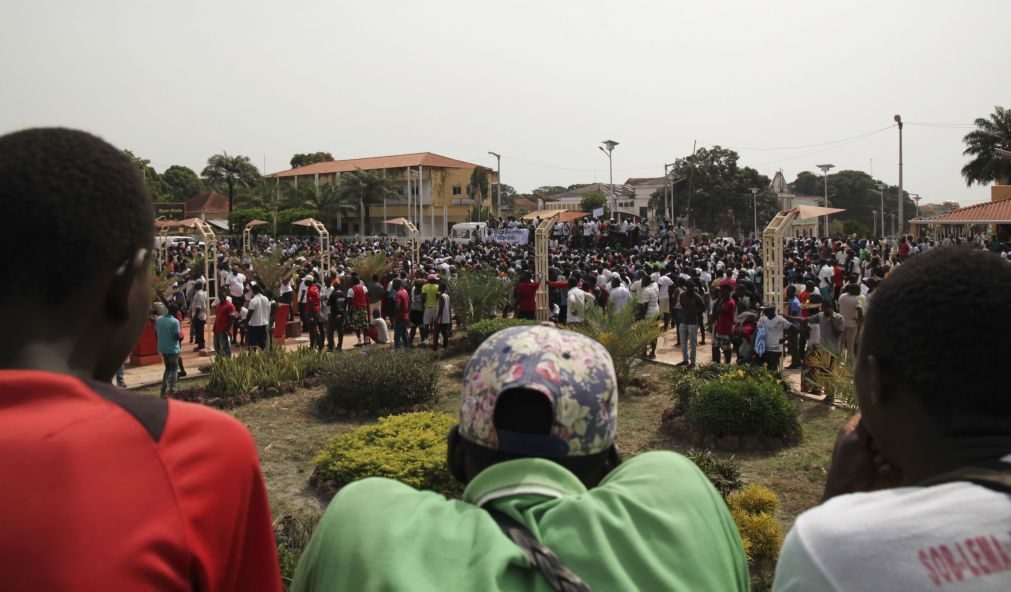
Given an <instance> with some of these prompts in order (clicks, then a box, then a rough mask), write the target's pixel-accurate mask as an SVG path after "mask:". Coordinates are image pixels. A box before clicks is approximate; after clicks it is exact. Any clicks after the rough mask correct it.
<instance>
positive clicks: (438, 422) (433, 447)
mask: <svg viewBox="0 0 1011 592" xmlns="http://www.w3.org/2000/svg"><path fill="white" fill-rule="evenodd" d="M456 423H457V419H456V418H455V417H453V416H452V415H448V414H446V413H435V412H431V411H425V412H420V413H405V414H403V415H391V416H388V417H383V418H380V419H379V423H377V424H372V425H366V426H362V427H360V428H358V429H356V430H354V431H353V432H349V433H346V434H341V435H339V436H336V437H334V438H333V439H331V440H330V441H329V442H328V443H327V445H326V447H325V448H323V450H322V451H321V452H320V453H319V454H318V455H317V456H316V458H315V463H316V476H315V478H318V479H322V480H323V481H333V482H335V483H334V485H335V486H336V488H337V489H339V488H340V487H343V486H344V485H347V484H348V483H351V482H352V481H357V480H358V479H364V478H366V477H387V478H390V479H396V480H397V481H400V482H401V483H406V484H407V485H410V486H411V487H415V488H418V489H429V490H432V491H439V492H442V493H447V494H451V495H458V494H459V493H460V492H461V491H462V489H463V488H462V486H461V485H460V484H459V483H457V482H456V481H455V480H454V479H453V477H452V475H450V473H449V469H448V467H447V466H446V436H447V434H449V430H450V428H452V427H453V426H454V425H456Z"/></svg>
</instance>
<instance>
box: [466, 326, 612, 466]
mask: <svg viewBox="0 0 1011 592" xmlns="http://www.w3.org/2000/svg"><path fill="white" fill-rule="evenodd" d="M516 388H523V389H529V390H533V391H537V392H541V393H543V394H544V396H545V397H547V398H548V399H549V400H550V401H551V406H552V408H553V409H554V413H555V417H554V421H553V423H552V427H551V433H550V434H549V435H547V436H545V435H533V434H519V433H516V432H510V431H506V430H498V429H496V428H495V425H494V415H495V404H496V402H497V401H498V397H499V395H501V394H502V393H503V392H505V391H507V390H510V389H516ZM459 429H460V435H461V436H463V438H465V439H466V440H468V441H470V442H473V443H474V444H479V445H481V446H484V447H486V448H491V449H493V450H504V451H507V452H512V453H515V454H523V455H526V456H539V457H548V458H563V457H567V456H586V455H589V454H596V453H598V452H602V451H604V450H607V449H608V448H609V447H610V446H611V444H613V443H614V438H615V435H616V434H617V431H618V382H617V379H616V378H615V375H614V364H613V362H612V361H611V355H610V354H609V353H607V350H606V349H604V347H603V346H602V345H600V344H599V343H597V342H596V341H594V340H592V339H590V338H588V337H585V336H583V335H580V334H578V333H573V332H572V331H563V330H561V329H556V328H555V327H553V326H550V325H547V324H545V325H534V326H524V327H511V328H509V329H505V330H502V331H499V332H498V333H495V334H494V335H492V336H491V337H489V338H488V339H487V340H485V342H484V343H482V344H481V346H480V347H479V348H477V351H476V352H474V355H473V356H472V357H471V359H470V362H469V363H468V364H467V370H466V371H465V372H464V384H463V400H462V401H461V403H460V428H459Z"/></svg>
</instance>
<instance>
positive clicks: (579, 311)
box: [565, 277, 593, 325]
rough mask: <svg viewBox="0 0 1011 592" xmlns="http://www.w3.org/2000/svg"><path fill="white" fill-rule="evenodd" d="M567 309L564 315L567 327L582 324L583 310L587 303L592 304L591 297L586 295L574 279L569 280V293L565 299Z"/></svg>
mask: <svg viewBox="0 0 1011 592" xmlns="http://www.w3.org/2000/svg"><path fill="white" fill-rule="evenodd" d="M566 300H567V309H566V313H565V323H566V324H568V325H571V324H574V323H582V322H583V309H584V308H585V307H586V305H587V302H588V301H589V302H593V296H592V295H590V294H587V293H586V292H584V291H583V290H582V289H581V288H580V287H579V280H578V279H577V278H575V277H570V278H569V292H568V296H567V298H566Z"/></svg>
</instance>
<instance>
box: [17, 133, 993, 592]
mask: <svg viewBox="0 0 1011 592" xmlns="http://www.w3.org/2000/svg"><path fill="white" fill-rule="evenodd" d="M54 170H59V171H61V174H59V175H54V174H53V171H54ZM0 187H3V189H2V194H0V219H3V220H4V221H5V222H6V223H7V225H8V231H7V232H5V233H4V234H2V235H0V248H3V249H4V251H5V252H6V253H8V254H14V253H17V252H19V249H22V248H23V246H24V245H26V244H33V245H34V253H33V254H34V256H35V257H33V258H31V259H29V258H23V259H18V258H16V257H9V258H8V259H7V261H8V266H7V267H5V279H6V280H7V283H6V287H5V289H4V290H3V291H2V292H0V311H2V313H4V314H3V318H5V319H7V322H8V332H9V333H8V335H7V337H6V338H5V339H4V340H2V341H0V474H2V475H3V476H4V479H5V480H4V487H2V488H0V508H3V510H2V512H3V520H2V524H3V528H2V529H0V549H2V550H3V553H0V567H2V570H0V574H2V575H0V578H2V581H3V583H4V586H3V587H4V588H7V587H9V588H10V589H12V590H15V589H16V590H99V589H101V590H110V589H111V590H138V589H145V590H146V589H157V590H228V591H231V590H281V579H280V573H279V567H278V559H277V555H276V547H275V544H274V539H273V534H272V529H271V514H270V507H269V500H268V497H267V493H266V489H265V487H264V481H263V476H262V474H261V471H260V468H259V464H258V461H257V454H256V447H255V445H254V443H253V440H252V438H251V437H250V434H249V432H248V431H247V429H246V428H245V426H243V425H242V424H241V423H240V422H238V421H236V420H235V419H234V418H232V417H231V416H228V415H226V414H224V413H221V412H218V411H215V410H212V409H210V408H208V407H205V406H202V405H197V404H190V403H185V402H181V401H178V400H175V399H173V398H171V397H164V398H158V397H152V396H146V395H141V394H137V393H133V392H129V391H125V390H121V389H117V388H115V387H113V386H112V385H111V384H110V383H111V381H112V379H113V377H114V375H115V374H116V373H117V368H120V367H121V366H122V360H123V359H124V357H125V356H126V354H127V352H128V351H129V350H130V349H131V348H132V347H133V345H134V344H135V343H136V342H137V340H138V337H139V336H140V334H141V332H142V330H143V328H144V325H145V323H147V322H148V320H149V318H150V315H151V297H150V287H151V277H150V273H151V262H152V259H153V245H154V237H153V232H152V226H151V220H152V219H153V212H152V204H151V198H150V195H149V194H148V191H147V190H146V188H145V186H144V184H143V181H142V179H141V177H140V176H139V174H138V172H137V170H136V168H135V167H134V166H133V164H132V162H131V161H130V160H129V158H127V157H126V156H125V155H124V154H123V153H122V152H121V151H120V150H118V149H116V148H114V147H113V146H111V145H109V144H108V143H106V142H105V141H103V140H101V139H99V138H97V137H95V136H92V135H90V134H87V133H83V132H77V131H73V130H67V129H57V128H51V129H34V130H25V131H21V132H16V133H12V134H8V135H6V136H3V137H0ZM581 224H582V226H581V227H580V228H581V229H582V230H583V232H575V231H574V227H568V230H567V231H559V232H558V233H557V235H556V238H554V239H553V243H552V245H551V260H550V268H549V270H548V277H547V278H538V277H536V275H535V270H534V255H533V249H532V246H531V245H502V244H493V243H468V244H456V243H453V242H449V241H445V240H432V241H426V242H425V244H424V245H422V254H423V258H422V261H421V262H420V265H419V266H418V268H417V269H415V268H414V267H413V266H412V265H411V264H410V261H409V256H408V255H407V253H406V251H405V250H404V248H403V246H402V244H401V243H399V242H398V241H396V240H394V239H391V238H372V239H360V240H346V241H345V240H340V241H335V242H334V244H333V247H332V248H333V252H332V253H331V255H332V257H333V260H334V268H333V271H332V272H331V273H330V274H324V276H323V277H321V275H320V273H321V271H323V270H322V269H321V261H322V259H321V257H320V255H321V253H320V250H319V245H318V243H315V242H314V241H312V240H310V239H289V240H273V241H271V240H267V241H266V242H265V243H264V244H263V245H262V250H263V251H269V252H277V251H281V252H282V257H281V259H282V263H281V264H282V265H283V266H285V269H290V270H291V273H290V277H285V278H283V281H282V282H281V286H279V287H278V294H277V296H276V298H275V299H274V300H275V301H277V302H279V303H289V302H290V303H291V305H292V307H291V308H292V309H293V311H294V314H296V315H297V316H298V317H299V319H300V320H301V321H302V322H303V323H304V324H305V325H306V328H307V331H308V333H309V335H310V340H311V342H310V343H311V346H312V347H317V348H324V347H332V348H333V349H335V350H337V349H340V348H341V346H342V344H343V335H344V333H345V332H354V333H356V335H357V337H356V339H357V341H358V343H360V344H361V345H362V347H366V346H368V345H369V343H370V342H371V341H381V339H380V338H381V337H382V338H383V340H388V339H389V336H388V331H387V333H386V334H385V335H383V333H381V332H380V331H378V324H379V323H382V324H384V325H385V323H387V320H386V319H390V320H391V321H392V324H393V327H394V330H393V333H394V346H400V347H410V346H411V345H412V344H413V343H414V338H415V337H416V333H417V334H418V335H417V336H420V342H419V343H420V344H424V345H426V346H430V347H433V348H436V347H438V342H439V341H440V340H441V341H442V344H443V346H445V344H446V340H447V337H448V332H449V330H450V327H451V326H452V319H453V315H452V307H451V305H450V300H449V297H450V294H449V291H448V289H447V279H449V278H452V277H454V276H456V275H458V274H462V273H465V272H466V271H468V270H472V271H473V270H485V271H488V272H490V273H495V274H497V275H498V276H499V278H500V279H501V281H502V282H504V283H508V284H509V285H510V286H511V290H510V294H511V296H510V297H509V298H508V301H507V302H503V305H502V307H501V308H502V311H503V313H504V314H508V315H514V316H516V317H520V318H529V317H530V316H531V313H532V312H533V311H534V310H535V305H534V304H533V294H534V291H535V290H536V286H538V285H539V283H540V280H542V279H545V280H547V281H548V285H549V287H550V289H551V294H550V301H551V311H552V316H553V317H554V318H555V319H556V320H557V322H558V324H559V325H560V328H559V327H548V326H542V325H535V326H524V327H514V328H511V329H507V330H505V331H502V332H499V333H497V334H495V335H494V336H492V337H491V338H490V339H488V340H487V341H486V342H485V343H484V344H482V345H481V346H480V347H479V348H478V350H477V351H476V352H475V353H474V354H473V356H472V357H471V359H470V361H469V363H468V365H467V368H466V370H465V372H464V375H463V380H462V385H461V387H462V394H461V398H460V421H459V425H457V426H456V427H455V428H454V429H453V430H452V432H451V433H450V434H449V453H448V458H447V467H448V468H449V471H450V473H451V474H452V475H453V477H454V478H455V479H457V480H458V481H460V482H461V483H462V484H464V485H465V487H466V489H465V491H464V496H463V499H461V500H447V499H445V498H443V497H442V496H439V495H437V494H434V493H431V492H419V491H416V490H414V489H413V488H411V487H408V486H406V485H404V484H401V483H398V482H395V481H391V480H387V479H376V478H372V479H365V480H362V481H359V482H356V483H353V484H350V485H348V486H347V487H345V488H344V489H343V490H342V491H341V492H340V493H339V494H338V495H337V497H336V498H334V500H333V502H332V503H331V504H330V505H329V507H328V509H327V511H326V513H325V515H324V517H323V519H322V521H321V522H320V525H319V527H318V528H317V529H316V532H315V534H314V535H313V537H312V541H311V543H310V544H309V546H308V548H307V549H306V552H305V554H304V556H303V558H302V560H301V561H300V563H299V566H298V570H297V574H296V579H295V582H294V584H293V588H294V589H295V590H300V591H301V590H305V591H309V590H329V589H335V588H336V589H341V588H347V589H354V590H401V589H403V590H476V589H481V590H590V589H597V590H721V591H722V590H746V589H748V585H749V584H748V570H747V557H746V554H745V549H744V547H743V545H742V541H741V538H740V536H739V534H738V533H737V530H736V528H735V526H734V522H733V520H732V518H731V515H730V512H729V510H728V509H727V507H726V505H725V504H724V503H723V501H722V499H721V497H720V495H719V494H718V493H717V491H716V490H715V488H714V487H713V486H712V484H710V483H709V481H708V479H707V478H706V477H705V475H704V474H703V473H702V472H701V471H700V470H699V469H698V468H697V467H695V466H694V465H693V464H692V463H691V462H689V461H688V460H687V459H685V458H684V457H682V456H680V455H678V454H676V453H674V452H670V451H656V452H649V453H645V454H641V455H638V456H636V457H635V458H632V459H630V460H623V459H622V456H621V454H620V453H619V451H618V448H617V445H616V443H615V442H616V437H617V425H618V422H617V419H618V405H617V392H618V391H617V382H616V378H615V370H614V366H613V362H612V360H611V357H610V356H609V355H608V354H607V352H606V350H605V349H604V348H603V347H602V346H601V345H600V344H598V343H596V342H595V341H592V340H590V339H588V338H586V337H584V336H582V335H579V334H577V333H574V332H571V331H567V330H565V327H566V326H567V325H569V324H574V323H580V322H583V318H584V315H585V313H586V310H587V307H593V306H597V307H602V308H606V307H612V308H613V307H626V306H637V307H639V309H637V314H638V315H639V316H640V317H641V318H645V319H654V320H655V322H657V323H658V325H661V324H662V327H663V328H664V329H667V330H670V329H672V328H674V327H677V329H678V330H677V336H678V338H679V340H680V343H681V344H682V345H683V346H684V347H683V348H682V351H683V352H684V360H683V363H684V364H685V365H688V366H691V365H694V364H695V363H696V358H695V352H694V350H693V345H692V344H694V343H695V342H696V338H698V342H699V343H705V342H706V341H707V340H708V341H710V342H711V347H712V348H713V358H714V360H717V359H719V360H723V361H731V360H736V361H739V362H741V363H765V364H768V365H770V366H771V367H777V366H778V365H779V364H780V363H781V361H782V358H783V354H784V353H789V354H791V360H790V362H791V363H790V366H794V367H797V366H800V365H802V364H803V363H804V350H805V349H807V348H809V347H811V346H812V345H816V346H818V347H826V348H827V347H831V348H833V349H837V350H839V351H840V352H842V351H845V352H847V353H845V354H842V355H848V356H851V357H853V358H855V359H856V360H857V361H858V363H857V373H856V392H857V397H858V398H859V401H860V407H861V410H862V415H857V416H855V417H854V418H853V419H851V420H850V421H849V422H847V423H846V425H845V426H843V428H842V430H841V431H840V435H839V439H838V441H837V443H836V446H835V450H834V452H833V459H832V464H831V467H830V468H829V471H828V479H827V484H826V488H825V503H823V504H822V505H820V506H818V507H816V508H814V509H811V510H809V511H808V512H806V513H804V514H803V515H801V516H800V518H798V520H797V522H796V524H795V526H794V527H793V528H792V529H791V531H790V533H789V535H788V536H787V538H786V543H785V546H784V548H783V552H782V556H781V558H780V561H779V564H778V568H777V570H776V578H775V584H774V588H775V589H777V590H863V589H896V590H915V589H926V588H938V587H950V588H951V589H957V590H1004V589H1008V588H1009V587H1011V538H1009V535H1008V533H1009V532H1011V519H1009V517H1011V496H1009V493H1011V399H1009V398H1008V397H1007V396H1006V394H1004V395H1002V394H1001V393H1006V392H1007V390H1008V385H1009V384H1011V366H1009V365H1008V364H1006V363H1004V358H1005V357H1006V354H1005V350H1006V348H1005V347H1004V341H1005V337H1004V332H1002V331H1000V327H999V325H998V326H991V325H992V323H991V324H988V323H987V321H990V320H992V319H997V320H998V323H1000V322H1004V320H1006V319H1008V318H1011V299H1009V298H1008V294H1011V265H1009V264H1008V262H1007V261H1006V251H1007V245H1006V243H1005V244H1000V243H999V239H995V240H994V241H993V242H991V243H988V244H975V245H972V246H974V247H975V248H955V247H949V246H944V245H941V244H936V243H932V242H931V241H929V240H919V239H916V238H912V237H908V236H907V237H902V238H900V239H899V240H897V241H887V240H883V241H866V240H819V239H787V242H786V244H785V246H784V248H785V252H786V265H785V269H784V272H785V274H786V280H785V282H784V285H783V286H774V287H767V286H763V273H762V270H763V261H762V258H761V249H760V248H759V245H758V244H757V243H752V242H748V241H743V242H740V243H738V242H736V241H733V240H727V239H708V238H704V237H695V236H691V233H689V232H687V231H683V230H682V227H680V226H678V225H674V226H673V227H670V226H669V225H661V226H660V227H659V228H655V229H652V230H650V229H648V228H646V227H643V226H635V227H634V229H633V227H632V226H631V225H627V224H625V225H624V227H625V231H624V232H622V231H621V230H618V231H617V232H616V231H615V230H614V228H615V226H613V225H612V224H611V223H610V221H606V222H605V221H593V220H589V221H584V222H582V223H581ZM587 225H592V226H593V227H595V228H596V229H597V230H596V232H594V230H593V228H590V230H589V234H586V233H585V232H586V230H585V229H586V228H588V226H587ZM38 228H48V229H55V230H57V231H58V232H56V233H55V235H54V236H58V237H59V240H47V241H39V240H37V232H38V231H37V229H38ZM96 228H101V229H102V230H103V231H102V232H95V229H96ZM618 228H621V226H618ZM636 235H637V236H636ZM995 243H997V244H995ZM192 248H193V247H192V246H190V245H182V244H180V245H176V246H173V247H172V249H171V253H170V258H169V260H168V262H167V263H166V264H165V265H164V267H163V269H162V270H161V271H162V273H163V275H164V276H166V277H167V276H168V275H170V274H171V275H172V276H173V282H174V283H175V284H177V285H176V286H174V287H172V288H171V289H169V290H168V291H166V292H165V293H163V294H162V301H161V302H159V303H158V304H159V307H158V308H159V310H158V311H157V320H156V327H157V328H158V337H159V350H160V351H161V350H163V349H164V352H163V355H165V356H166V358H165V359H166V372H167V373H168V372H169V370H170V368H169V367H170V366H172V368H171V369H172V370H173V373H172V374H171V375H170V376H167V378H166V382H165V383H163V389H164V391H165V394H166V395H168V394H170V393H171V391H172V390H173V389H174V385H175V383H174V380H175V378H174V369H175V365H174V363H173V358H178V357H179V356H178V354H179V352H180V351H181V349H182V345H183V342H185V341H186V338H185V336H183V335H182V334H181V328H182V326H183V325H184V324H185V323H180V317H186V316H188V317H189V318H190V320H191V322H192V324H193V326H194V328H198V327H200V324H201V323H208V322H210V321H211V318H212V317H213V318H214V334H215V349H217V351H218V355H228V353H227V352H228V350H229V348H230V347H233V346H234V345H235V344H236V343H238V344H240V345H241V344H242V343H243V339H244V340H245V344H246V346H247V347H250V348H259V347H264V336H265V335H269V330H268V327H269V325H270V323H271V322H272V320H273V319H274V318H275V315H274V314H273V313H272V311H274V310H275V309H274V307H273V305H272V303H271V302H270V299H269V298H268V297H267V292H269V291H271V290H273V289H274V286H264V285H260V284H259V283H257V281H256V279H255V277H254V273H253V272H254V271H255V266H254V267H253V269H251V268H250V263H251V262H250V261H247V260H244V259H242V257H241V256H238V255H237V253H236V252H235V250H234V245H229V244H228V242H226V241H223V242H222V243H221V245H219V251H218V252H217V253H215V254H214V255H213V256H215V257H217V258H218V259H217V262H218V264H219V268H220V269H221V270H222V273H221V275H219V276H217V277H213V278H207V277H201V276H200V271H199V269H197V268H194V267H193V265H192V263H191V259H190V257H191V256H193V255H196V254H197V253H194V252H192V251H191V249H192ZM188 251H190V252H188ZM988 251H993V252H988ZM997 251H1002V256H1003V258H1004V259H1005V260H1002V259H1001V257H999V256H997V254H996V252H997ZM375 253H383V254H385V255H386V256H387V257H388V258H389V259H390V260H391V261H392V262H393V267H391V268H390V271H389V273H388V274H384V275H380V274H373V275H370V276H369V277H361V275H360V272H361V271H362V270H360V269H358V270H356V269H355V261H358V260H360V259H358V258H359V257H360V256H362V255H369V254H375ZM39 260H41V261H44V262H45V263H46V273H45V274H44V277H41V278H40V275H39V269H38V265H37V263H36V261H39ZM197 267H199V266H197ZM286 275H288V274H286ZM53 278H57V279H58V280H59V281H53ZM769 288H772V289H775V290H777V291H778V290H784V294H785V302H786V303H785V305H784V307H783V310H776V309H775V308H769V307H767V306H765V302H764V299H763V294H765V293H767V291H768V289H769ZM214 294H217V298H213V297H209V296H210V295H214ZM391 294H392V297H391V296H390V295H391ZM956 310H958V311H960V312H959V313H958V314H955V311H956ZM836 311H838V312H836ZM966 315H968V316H966ZM416 321H417V322H416ZM374 326H375V327H376V331H375V332H373V331H372V329H373V327H374ZM415 328H417V329H418V331H417V332H415V331H414V329H415ZM335 333H336V336H337V342H336V344H335V343H334V334H335ZM219 336H220V337H219ZM163 338H164V339H163ZM192 338H193V347H194V349H197V348H205V347H206V344H205V343H204V342H203V341H198V336H197V335H193V336H192ZM163 341H164V343H163ZM784 347H785V348H786V351H785V352H784V349H783V348H784ZM654 352H655V346H654V347H653V350H652V351H647V352H644V355H650V354H651V353H654Z"/></svg>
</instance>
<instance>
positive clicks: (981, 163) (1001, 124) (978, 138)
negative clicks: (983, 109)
mask: <svg viewBox="0 0 1011 592" xmlns="http://www.w3.org/2000/svg"><path fill="white" fill-rule="evenodd" d="M993 109H994V111H993V113H991V114H990V119H985V118H983V117H980V118H978V119H976V121H975V122H974V123H975V124H976V129H974V130H972V131H971V132H969V133H967V134H966V135H965V137H964V138H962V141H963V142H965V151H964V152H962V154H963V155H965V156H971V157H972V160H970V161H969V162H967V163H966V164H965V166H964V167H962V176H963V177H965V184H966V185H968V186H972V184H973V183H979V184H980V185H984V184H986V183H998V184H1008V183H1011V160H1008V159H1006V158H1002V157H1001V155H1000V154H998V153H997V148H1000V149H1002V150H1011V109H1005V108H1004V107H1001V106H999V105H998V106H995V107H994V108H993Z"/></svg>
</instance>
